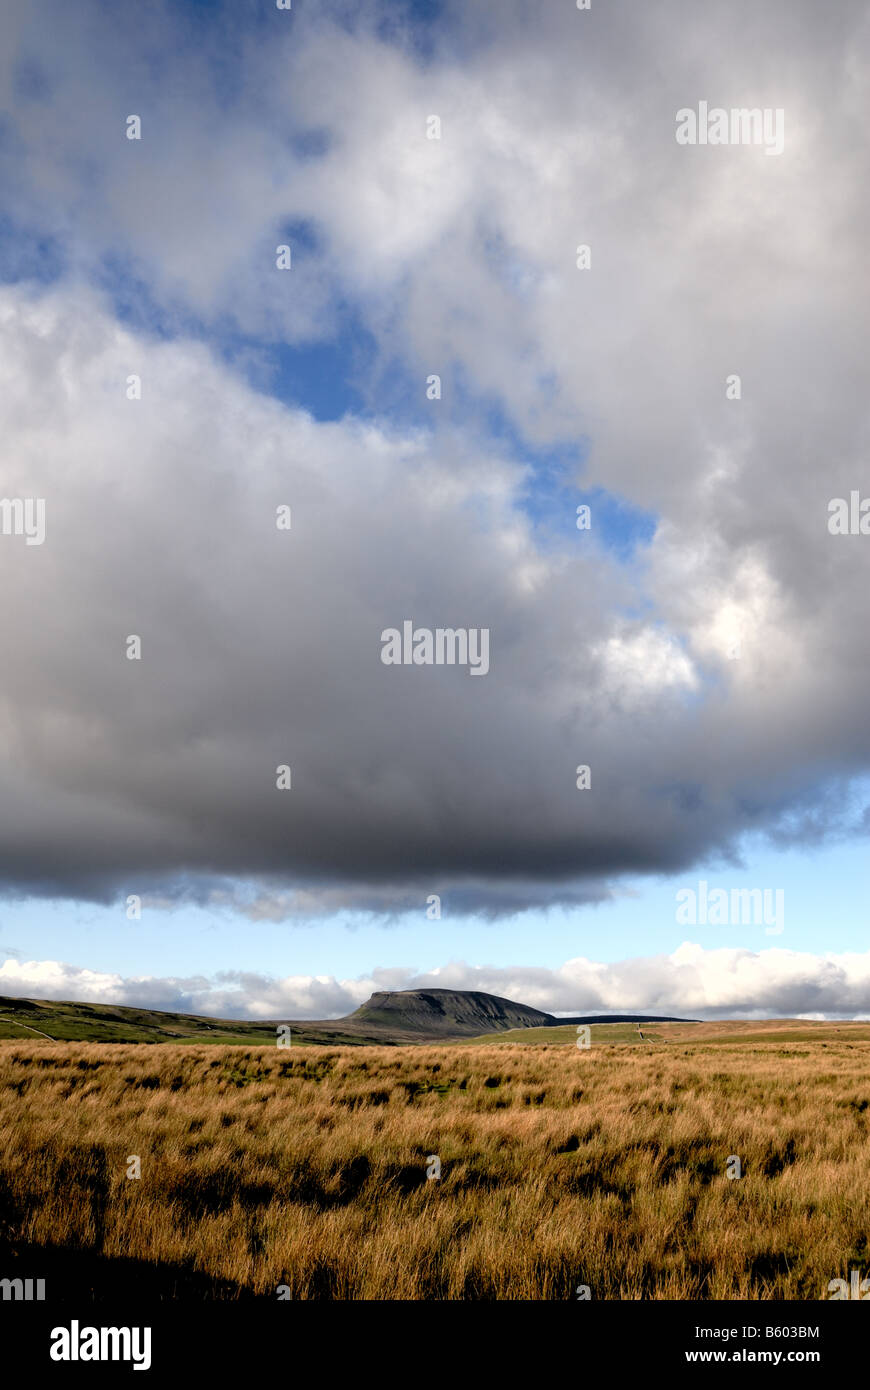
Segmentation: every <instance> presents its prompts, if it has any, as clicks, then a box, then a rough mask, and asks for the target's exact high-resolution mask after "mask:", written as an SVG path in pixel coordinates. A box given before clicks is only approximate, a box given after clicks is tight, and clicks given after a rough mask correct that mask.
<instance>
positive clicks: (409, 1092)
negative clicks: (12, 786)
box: [0, 1042, 870, 1299]
mask: <svg viewBox="0 0 870 1390" xmlns="http://www.w3.org/2000/svg"><path fill="white" fill-rule="evenodd" d="M868 1073H870V1044H868V1043H862V1042H852V1043H841V1042H836V1043H831V1044H827V1045H820V1044H815V1043H809V1044H795V1045H792V1046H789V1047H782V1046H776V1045H774V1044H766V1043H765V1044H755V1045H747V1044H743V1045H741V1044H733V1045H732V1044H730V1043H726V1044H721V1045H718V1046H708V1047H698V1046H695V1047H693V1046H685V1047H682V1046H671V1047H667V1048H664V1047H662V1048H657V1049H647V1050H644V1049H642V1048H640V1047H638V1048H633V1047H604V1046H602V1047H593V1048H592V1049H591V1050H589V1051H586V1052H583V1051H580V1050H579V1049H577V1048H574V1047H491V1048H490V1047H485V1048H484V1047H473V1048H472V1047H469V1048H463V1047H456V1046H450V1047H415V1048H296V1047H292V1048H289V1049H282V1048H278V1047H272V1048H254V1049H240V1048H237V1047H228V1048H215V1047H207V1048H206V1047H197V1046H177V1047H175V1046H161V1047H154V1048H146V1047H142V1046H139V1047H136V1046H126V1045H124V1046H114V1045H109V1046H106V1045H81V1044H54V1045H52V1044H40V1043H38V1042H34V1043H32V1044H31V1043H26V1044H25V1043H5V1044H2V1045H0V1239H2V1240H5V1242H6V1244H5V1247H4V1248H5V1251H6V1254H7V1255H8V1256H9V1257H10V1258H11V1254H12V1252H14V1251H15V1250H16V1249H20V1248H24V1247H26V1248H28V1249H29V1250H30V1251H31V1252H32V1251H33V1249H34V1248H40V1247H53V1248H54V1249H55V1250H56V1249H57V1248H58V1247H61V1248H64V1249H67V1250H73V1251H76V1252H80V1254H81V1255H82V1256H84V1253H85V1252H87V1255H88V1256H90V1257H93V1256H97V1257H100V1258H101V1260H102V1261H103V1262H107V1261H118V1264H119V1267H120V1265H121V1262H123V1261H130V1260H135V1261H141V1262H145V1263H147V1264H148V1265H149V1266H150V1265H154V1266H156V1267H158V1272H159V1270H169V1269H175V1270H178V1269H179V1268H189V1269H192V1270H195V1271H197V1272H199V1273H200V1274H202V1275H207V1276H208V1277H209V1278H210V1279H212V1280H214V1281H216V1284H215V1287H216V1288H217V1287H220V1289H221V1292H222V1294H223V1296H233V1295H239V1294H242V1293H245V1292H248V1293H253V1294H259V1295H269V1296H272V1297H274V1296H275V1293H276V1289H277V1287H278V1286H279V1285H286V1286H288V1287H289V1290H290V1293H291V1296H292V1297H293V1298H297V1299H298V1298H325V1297H328V1298H378V1299H383V1298H404V1299H423V1298H425V1299H448V1298H449V1299H456V1298H510V1299H524V1298H532V1299H570V1298H574V1297H576V1294H575V1290H576V1288H577V1286H578V1285H581V1284H585V1285H588V1286H589V1288H590V1290H591V1294H592V1297H593V1298H611V1299H613V1298H619V1299H634V1298H656V1299H677V1298H691V1299H695V1298H702V1299H703V1298H778V1299H805V1298H809V1299H819V1298H826V1297H828V1293H827V1285H828V1282H829V1281H830V1280H831V1279H833V1278H835V1277H845V1278H848V1275H849V1271H850V1269H855V1268H858V1269H861V1270H862V1271H866V1270H867V1266H868V1232H870V1183H868V1177H867V1174H868V1116H870V1074H868ZM433 1154H434V1155H437V1156H438V1157H439V1158H440V1161H441V1165H442V1176H441V1179H440V1181H430V1180H428V1179H427V1177H426V1168H427V1157H428V1156H429V1155H433ZM732 1154H736V1155H738V1156H739V1157H740V1158H741V1160H742V1164H743V1172H744V1176H743V1177H742V1178H740V1179H739V1180H729V1179H728V1177H727V1176H726V1161H727V1159H728V1157H729V1155H732ZM131 1155H138V1156H139V1157H140V1159H141V1169H142V1176H141V1179H139V1180H136V1179H130V1178H128V1177H127V1166H128V1159H129V1157H130V1156H131ZM0 1263H3V1261H2V1260H0ZM7 1263H8V1259H7ZM108 1267H109V1268H111V1267H112V1265H111V1264H109V1265H108ZM6 1273H9V1270H7V1269H6V1268H5V1267H4V1268H2V1269H0V1276H2V1275H4V1274H6ZM166 1291H167V1292H168V1293H171V1292H172V1287H171V1285H170V1283H169V1282H167V1285H166Z"/></svg>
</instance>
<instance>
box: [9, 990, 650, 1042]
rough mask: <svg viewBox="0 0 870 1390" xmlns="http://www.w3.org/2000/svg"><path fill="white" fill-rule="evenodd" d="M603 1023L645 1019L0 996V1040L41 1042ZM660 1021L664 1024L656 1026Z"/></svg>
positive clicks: (455, 1008) (407, 1038) (396, 1002)
mask: <svg viewBox="0 0 870 1390" xmlns="http://www.w3.org/2000/svg"><path fill="white" fill-rule="evenodd" d="M605 1017H607V1021H608V1022H610V1023H615V1022H622V1021H626V1022H628V1021H631V1022H634V1021H635V1020H637V1019H640V1020H641V1021H642V1022H646V1021H647V1017H646V1016H645V1015H630V1016H624V1015H611V1016H602V1015H588V1016H584V1017H579V1016H578V1017H577V1018H576V1019H570V1020H569V1019H559V1018H555V1017H554V1016H553V1015H552V1014H547V1013H544V1012H543V1011H542V1010H540V1009H533V1008H530V1007H528V1006H527V1005H525V1004H517V1003H515V1002H514V1001H513V1000H511V999H502V998H499V996H498V995H494V994H484V993H482V992H480V991H477V990H456V989H425V990H413V989H411V990H396V991H394V992H387V991H379V992H377V993H375V994H373V995H372V996H371V998H370V999H369V1000H367V1002H366V1003H365V1004H362V1005H360V1007H359V1008H358V1009H356V1010H355V1011H354V1012H353V1013H352V1014H349V1015H348V1016H347V1017H346V1018H339V1019H321V1020H310V1019H305V1020H302V1021H294V1020H293V1019H276V1020H261V1021H259V1020H258V1021H256V1022H251V1021H250V1020H235V1019H221V1018H207V1017H203V1016H200V1015H197V1014H182V1013H170V1012H167V1011H165V1010H161V1009H135V1008H127V1007H124V1006H122V1005H117V1004H82V1003H77V1002H75V1001H73V1000H63V1001H57V1000H49V999H15V998H8V997H2V996H0V1040H2V1039H15V1038H19V1039H25V1038H29V1039H31V1040H33V1041H35V1040H37V1039H38V1038H40V1037H42V1038H44V1039H45V1040H46V1041H56V1042H114V1043H117V1042H144V1043H160V1042H203V1043H224V1044H226V1043H235V1044H238V1045H244V1044H247V1045H248V1046H262V1045H263V1044H266V1043H274V1042H275V1040H276V1037H277V1029H278V1026H279V1024H281V1023H287V1024H289V1026H290V1028H291V1040H292V1042H293V1044H296V1045H300V1044H301V1045H304V1044H323V1045H335V1044H340V1043H357V1044H364V1043H375V1044H381V1045H384V1044H398V1043H422V1042H438V1041H448V1040H456V1041H461V1040H463V1039H468V1038H475V1037H479V1036H480V1035H481V1034H485V1035H488V1036H489V1035H498V1034H502V1033H511V1035H512V1036H513V1035H515V1034H517V1033H519V1032H521V1031H522V1030H527V1029H539V1028H553V1027H560V1026H561V1027H562V1028H564V1027H566V1026H568V1025H569V1024H575V1023H592V1022H596V1023H597V1022H598V1021H599V1020H601V1021H604V1018H605ZM659 1021H664V1020H659Z"/></svg>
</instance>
